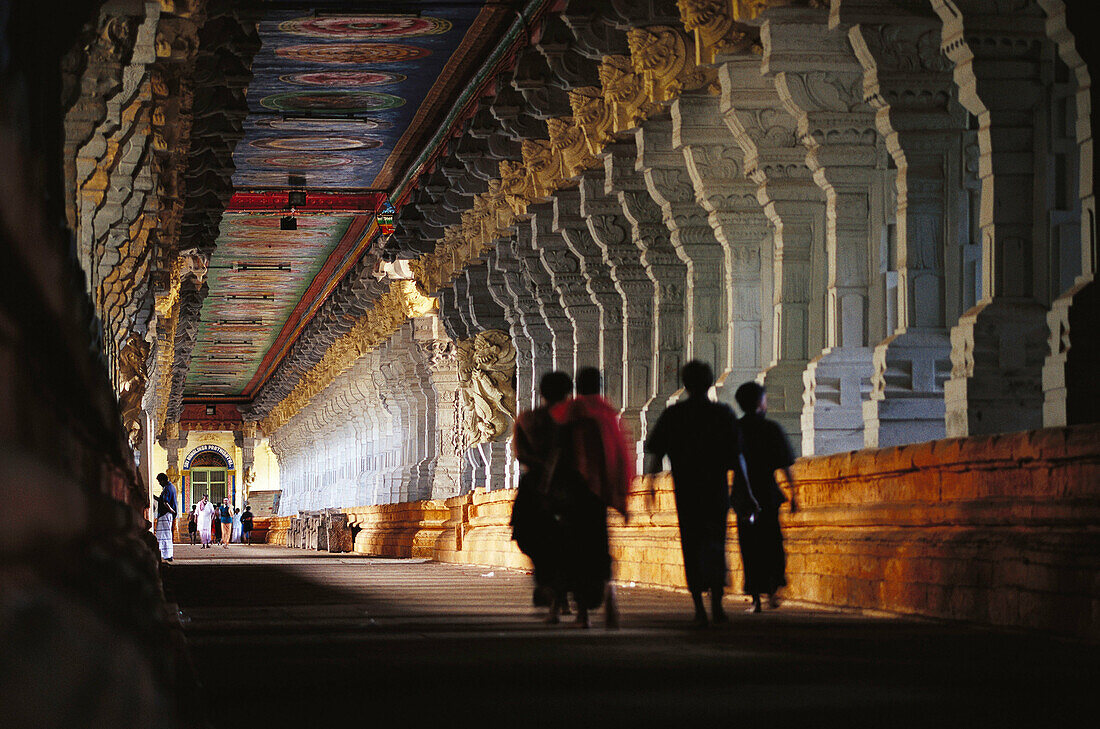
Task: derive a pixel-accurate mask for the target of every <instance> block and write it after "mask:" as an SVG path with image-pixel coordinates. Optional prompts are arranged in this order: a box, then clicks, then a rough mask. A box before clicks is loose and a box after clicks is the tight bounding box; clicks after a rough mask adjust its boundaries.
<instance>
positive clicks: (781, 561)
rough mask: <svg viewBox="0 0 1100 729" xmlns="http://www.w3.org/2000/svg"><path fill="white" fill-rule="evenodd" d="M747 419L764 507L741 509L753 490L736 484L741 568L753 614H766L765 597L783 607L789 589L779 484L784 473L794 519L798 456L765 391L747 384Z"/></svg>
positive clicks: (752, 466)
mask: <svg viewBox="0 0 1100 729" xmlns="http://www.w3.org/2000/svg"><path fill="white" fill-rule="evenodd" d="M734 397H735V398H736V399H737V404H738V405H739V406H740V407H741V410H742V412H744V415H743V416H742V417H741V433H742V437H743V439H744V444H745V460H746V461H747V463H748V483H751V484H752V494H753V495H754V496H755V499H756V501H757V502H758V504H759V511H758V513H756V514H755V516H753V515H752V514H749V513H745V512H744V511H742V510H739V509H738V506H737V502H738V499H737V498H736V496H737V494H738V493H739V492H743V491H744V490H745V489H747V485H745V484H744V483H743V482H742V481H741V480H740V479H739V478H735V479H734V486H733V487H734V495H735V499H734V510H735V511H737V541H738V542H739V544H740V547H741V563H742V565H743V567H744V573H745V594H747V595H751V596H752V608H751V610H750V612H755V613H758V612H760V596H761V595H767V596H768V605H769V607H773V608H776V607H779V595H778V592H779V588H781V587H784V586H785V585H786V584H787V577H786V571H787V556H786V554H785V553H784V551H783V533H782V531H781V530H780V527H779V507H780V506H781V505H782V504H783V502H785V501H787V497H786V495H784V493H783V491H782V489H780V488H779V484H778V483H776V480H775V472H776V471H782V472H783V475H784V477H785V478H786V481H787V487H788V488H790V489H791V499H790V503H791V513H792V514H793V513H795V512H796V511H798V501H797V499H796V498H795V494H794V479H793V478H792V477H791V470H790V467H791V464H793V463H794V453H793V452H792V451H791V444H790V442H789V441H788V440H787V435H786V433H784V432H783V429H782V428H780V427H779V424H778V423H776V422H775V421H772V420H768V419H766V418H765V417H764V414H765V413H767V412H768V399H767V395H766V393H765V392H764V387H763V386H762V385H760V384H758V383H756V382H746V383H745V384H743V385H741V386H740V387H739V388H737V392H736V394H735V395H734Z"/></svg>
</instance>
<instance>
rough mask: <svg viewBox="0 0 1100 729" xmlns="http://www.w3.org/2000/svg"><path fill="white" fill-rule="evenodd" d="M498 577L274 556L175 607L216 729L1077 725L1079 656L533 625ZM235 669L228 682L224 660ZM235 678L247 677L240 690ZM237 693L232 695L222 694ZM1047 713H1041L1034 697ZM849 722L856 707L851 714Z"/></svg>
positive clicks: (633, 598)
mask: <svg viewBox="0 0 1100 729" xmlns="http://www.w3.org/2000/svg"><path fill="white" fill-rule="evenodd" d="M529 579H530V578H529V577H527V576H526V575H524V574H522V573H519V572H515V571H506V570H488V569H485V568H479V567H467V566H456V565H444V564H439V563H435V562H429V561H426V560H421V559H391V558H373V557H367V556H365V555H356V556H340V555H332V554H327V553H319V552H315V551H301V550H287V549H283V548H272V547H258V546H257V547H241V548H234V551H232V552H231V553H230V554H229V555H228V556H225V555H224V554H223V553H222V552H221V551H220V550H218V551H215V552H214V553H213V554H212V555H210V556H209V557H207V555H206V554H204V553H201V552H200V551H199V550H197V549H195V548H192V547H189V546H187V547H184V548H183V549H182V550H181V551H180V556H179V557H178V558H177V559H176V564H175V565H174V566H173V567H172V568H171V569H170V570H169V573H168V575H167V577H166V580H165V587H166V592H167V595H168V596H169V599H173V600H178V607H179V611H180V616H181V618H182V620H181V622H182V625H183V632H184V634H185V635H186V636H187V639H188V642H189V643H190V645H191V648H192V656H193V660H194V665H193V670H194V671H195V673H196V674H198V680H199V682H200V683H201V685H202V687H203V688H202V692H201V695H202V696H203V697H204V701H203V706H202V707H201V708H202V710H203V711H208V710H209V714H208V715H203V716H202V717H201V718H207V716H208V718H209V721H210V722H211V724H212V725H213V726H215V727H235V726H239V725H240V716H239V713H238V712H237V711H230V712H220V711H217V710H212V708H213V707H216V706H236V707H239V708H244V707H247V711H248V716H249V720H250V722H253V723H259V724H262V725H268V726H270V725H276V726H285V725H290V724H291V723H294V724H298V725H302V724H305V725H327V724H331V723H334V722H341V723H342V722H345V721H353V720H354V718H355V717H356V716H358V715H360V714H361V713H363V712H368V711H369V712H370V714H371V715H372V717H375V719H376V720H379V721H388V720H398V721H400V720H402V719H404V720H415V721H419V722H424V723H433V724H434V723H437V722H449V721H458V722H460V723H462V724H469V723H471V722H478V723H487V724H488V725H491V726H498V725H499V726H504V725H512V724H516V723H522V724H529V725H533V726H553V725H557V724H560V723H561V722H563V721H568V722H569V723H570V724H573V725H580V726H594V727H595V726H654V727H658V726H660V727H668V726H683V725H685V724H686V723H687V722H703V723H704V724H710V725H715V724H719V725H726V724H727V723H730V722H737V723H742V722H751V723H753V724H763V725H767V726H804V725H805V724H806V723H807V722H809V723H814V724H818V725H825V726H840V725H848V724H853V723H855V724H874V725H877V726H930V725H932V726H934V725H941V726H961V725H970V726H1024V725H1027V724H1028V723H1029V722H1042V723H1044V724H1045V723H1049V722H1055V723H1064V724H1068V725H1070V726H1073V725H1077V724H1078V723H1079V722H1081V721H1083V720H1084V719H1085V718H1086V717H1088V716H1094V715H1095V713H1096V710H1097V709H1100V698H1098V696H1097V694H1096V692H1095V690H1094V689H1095V686H1096V681H1097V679H1098V678H1100V671H1098V670H1097V665H1096V661H1095V659H1094V658H1093V649H1092V648H1090V647H1087V646H1081V645H1075V644H1072V643H1068V642H1064V641H1058V640H1052V639H1049V638H1046V637H1040V636H1034V635H1025V634H1013V633H1005V632H1001V631H978V630H973V629H972V628H965V627H958V626H952V625H948V624H944V623H935V622H926V621H919V620H913V619H901V618H894V617H884V616H881V615H879V616H868V615H858V614H855V613H852V612H843V611H831V610H824V609H821V608H810V607H807V606H805V605H795V604H790V603H788V604H785V605H783V606H781V607H780V608H779V609H778V610H776V611H770V612H768V613H765V614H763V615H746V614H742V611H741V610H734V611H732V612H731V623H730V624H729V625H726V626H718V627H715V628H713V629H711V630H709V631H699V630H694V629H691V628H688V627H687V623H686V620H684V618H685V612H684V602H685V598H684V596H683V595H680V594H675V593H672V592H669V591H667V590H655V589H653V588H644V587H630V586H623V587H621V588H620V590H619V593H620V594H619V598H620V601H621V603H622V610H623V626H622V629H621V630H618V631H604V630H602V628H601V625H600V622H599V620H597V621H595V624H594V627H593V629H592V630H587V631H585V630H581V629H580V628H578V627H577V626H576V625H575V624H573V623H570V622H569V621H568V618H567V619H566V621H565V622H564V623H563V624H561V625H557V626H550V625H544V624H543V623H542V622H541V620H540V619H541V617H542V613H541V612H540V613H539V614H538V615H537V616H536V615H535V613H534V611H533V610H532V608H531V602H530V581H529ZM226 655H234V656H245V655H247V658H242V659H241V660H240V664H241V665H239V666H237V665H234V667H232V668H229V669H226V668H225V666H226V664H225V663H223V662H222V659H221V658H220V657H221V656H226ZM241 672H243V674H242V673H241ZM236 675H247V677H248V678H247V686H246V687H242V686H241V685H240V684H239V683H237V682H236V681H235V680H233V679H232V678H230V679H229V680H226V679H227V678H229V677H232V676H236ZM1037 696H1042V697H1044V699H1043V701H1041V702H1037V701H1036V697H1037ZM856 707H858V708H856Z"/></svg>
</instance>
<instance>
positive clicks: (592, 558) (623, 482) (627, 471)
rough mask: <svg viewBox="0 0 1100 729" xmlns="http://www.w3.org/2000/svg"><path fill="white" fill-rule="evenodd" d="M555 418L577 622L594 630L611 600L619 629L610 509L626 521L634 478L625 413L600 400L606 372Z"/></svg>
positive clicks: (589, 374) (582, 373) (582, 381)
mask: <svg viewBox="0 0 1100 729" xmlns="http://www.w3.org/2000/svg"><path fill="white" fill-rule="evenodd" d="M550 415H551V416H552V417H553V418H554V420H555V421H556V422H557V423H558V424H559V425H561V426H562V431H561V432H560V433H559V436H560V438H561V441H560V442H561V447H560V448H559V449H558V452H557V456H556V459H555V464H554V469H555V473H554V474H553V475H552V477H551V488H552V489H554V490H558V491H559V492H560V491H566V492H567V493H566V498H564V499H563V502H564V504H565V506H564V508H563V512H562V523H563V526H564V529H565V544H566V565H567V567H566V569H567V571H568V581H569V588H570V590H571V591H572V592H573V597H574V598H575V599H576V601H577V620H578V621H579V622H580V623H581V624H582V625H584V626H585V627H588V624H589V623H588V612H589V610H592V609H595V608H598V607H599V606H600V604H601V603H604V602H605V600H606V608H605V609H606V620H607V623H606V625H607V627H608V628H617V627H618V625H619V611H618V605H617V604H616V600H615V590H614V586H613V585H611V584H610V581H611V553H610V550H609V548H608V540H607V507H609V506H610V507H612V508H613V509H615V510H616V511H618V512H619V513H621V514H623V515H624V516H625V515H626V493H627V488H628V487H629V485H630V482H631V481H632V480H633V478H634V459H633V455H632V453H631V448H630V447H629V446H628V443H629V439H628V438H626V437H625V435H624V434H623V431H622V426H621V424H620V422H619V411H618V410H616V409H615V408H614V407H612V406H611V404H610V403H608V402H607V400H604V399H603V398H602V397H601V396H600V372H599V370H597V369H596V368H594V367H585V368H583V369H581V370H579V371H578V372H577V396H576V397H575V398H573V399H572V400H568V401H566V402H562V403H559V404H557V405H555V406H554V407H552V408H551V409H550Z"/></svg>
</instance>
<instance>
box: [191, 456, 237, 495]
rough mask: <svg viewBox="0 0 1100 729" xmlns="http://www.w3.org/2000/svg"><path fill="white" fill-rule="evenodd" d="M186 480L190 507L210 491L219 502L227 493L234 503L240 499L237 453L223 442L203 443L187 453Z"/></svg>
mask: <svg viewBox="0 0 1100 729" xmlns="http://www.w3.org/2000/svg"><path fill="white" fill-rule="evenodd" d="M183 483H184V486H183V491H184V495H185V496H186V501H185V504H186V506H185V508H186V509H188V510H190V508H191V504H194V503H197V502H198V500H199V498H201V497H202V495H203V494H204V493H205V494H209V495H210V501H211V502H212V503H215V504H220V503H221V501H222V499H223V498H226V497H228V498H229V503H230V504H236V503H237V493H236V491H237V489H236V485H237V484H236V471H235V469H234V467H233V457H232V456H230V455H229V453H228V452H226V450H225V449H224V448H221V447H219V446H216V445H202V446H199V447H198V448H195V449H194V450H193V451H191V452H190V453H189V454H188V455H187V458H186V459H185V460H184V462H183Z"/></svg>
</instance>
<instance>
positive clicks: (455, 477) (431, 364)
mask: <svg viewBox="0 0 1100 729" xmlns="http://www.w3.org/2000/svg"><path fill="white" fill-rule="evenodd" d="M425 319H426V320H427V321H426V322H424V324H423V325H421V324H420V323H419V322H418V325H417V327H416V329H415V330H414V332H415V336H416V339H417V344H418V345H419V346H420V349H421V351H422V353H423V357H424V360H425V364H426V366H427V370H428V378H429V381H430V382H431V387H432V392H433V394H434V396H435V397H434V403H432V405H431V407H432V409H433V410H434V411H435V439H434V440H435V443H436V449H437V455H436V460H435V469H434V472H433V473H432V482H431V489H430V493H429V494H428V495H427V498H430V499H447V498H450V497H452V496H458V495H459V493H460V489H461V479H462V453H463V452H464V451H465V450H466V444H465V442H464V440H465V435H464V423H463V421H462V413H461V411H460V403H459V395H458V388H459V376H458V360H457V356H456V350H455V345H454V342H452V341H450V340H449V339H447V338H446V337H445V336H442V335H443V332H441V331H439V326H438V319H436V318H435V317H425Z"/></svg>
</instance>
